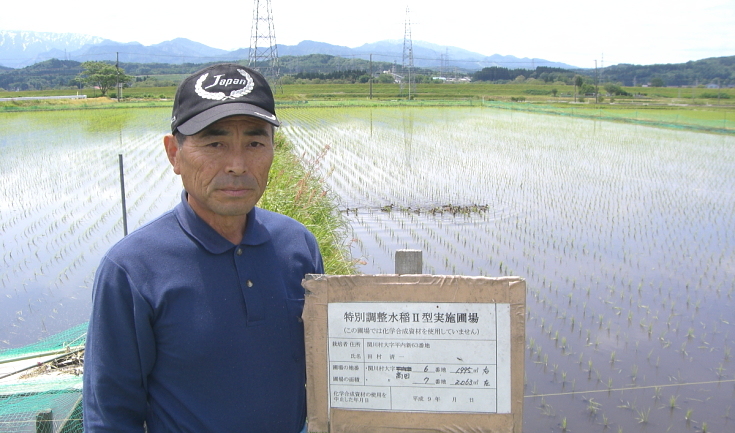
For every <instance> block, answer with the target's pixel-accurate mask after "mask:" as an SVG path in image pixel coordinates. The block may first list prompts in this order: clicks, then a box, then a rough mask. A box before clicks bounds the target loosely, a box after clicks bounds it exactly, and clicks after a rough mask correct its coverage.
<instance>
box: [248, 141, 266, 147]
mask: <svg viewBox="0 0 735 433" xmlns="http://www.w3.org/2000/svg"><path fill="white" fill-rule="evenodd" d="M259 146H265V145H264V144H263V143H261V142H259V141H252V142H250V147H259Z"/></svg>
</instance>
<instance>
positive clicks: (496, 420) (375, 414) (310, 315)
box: [302, 275, 526, 433]
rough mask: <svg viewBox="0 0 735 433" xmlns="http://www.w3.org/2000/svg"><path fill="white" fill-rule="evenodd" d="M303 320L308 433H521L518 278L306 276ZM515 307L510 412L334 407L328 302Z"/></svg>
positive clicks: (522, 285) (521, 284) (521, 285)
mask: <svg viewBox="0 0 735 433" xmlns="http://www.w3.org/2000/svg"><path fill="white" fill-rule="evenodd" d="M303 286H304V288H305V292H306V294H305V303H304V312H303V314H302V318H303V320H304V335H305V342H306V375H307V386H306V388H307V411H308V413H307V419H308V431H309V432H339V433H342V432H345V433H347V432H349V433H396V432H398V431H406V430H410V431H411V432H413V433H429V432H472V433H479V432H509V433H521V432H522V425H523V377H524V357H525V309H526V282H525V280H524V279H522V278H520V277H498V278H491V277H467V276H456V275H446V276H444V275H307V276H306V278H305V279H304V281H303ZM372 302H375V303H490V304H510V345H511V347H510V357H511V361H510V364H511V373H510V374H511V380H510V384H511V402H510V406H511V411H510V413H467V412H461V413H455V412H411V411H386V410H364V409H359V410H355V409H344V408H330V404H329V403H330V402H329V398H330V396H329V391H328V390H329V359H328V335H329V333H328V307H329V304H330V303H372Z"/></svg>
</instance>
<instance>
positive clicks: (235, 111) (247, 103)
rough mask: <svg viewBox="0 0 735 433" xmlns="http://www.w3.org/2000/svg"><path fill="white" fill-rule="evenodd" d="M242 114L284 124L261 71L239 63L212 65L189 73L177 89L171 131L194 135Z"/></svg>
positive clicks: (276, 124) (279, 124)
mask: <svg viewBox="0 0 735 433" xmlns="http://www.w3.org/2000/svg"><path fill="white" fill-rule="evenodd" d="M239 114H242V115H246V116H252V117H255V118H258V119H263V120H265V121H266V122H268V123H270V124H272V125H275V126H281V123H280V122H279V121H278V119H277V118H276V104H275V101H274V100H273V92H272V91H271V88H270V86H269V85H268V81H267V80H266V79H265V78H264V77H263V76H262V75H260V73H259V72H258V71H256V70H254V69H251V68H248V67H246V66H241V65H238V64H236V63H220V64H217V65H212V66H209V67H206V68H204V69H202V70H201V71H199V72H195V73H194V74H193V75H190V76H189V77H187V78H186V79H185V80H184V81H183V82H182V83H181V85H180V86H179V88H178V90H176V98H175V99H174V109H173V113H172V116H171V132H176V130H177V129H178V130H179V132H180V133H182V134H184V135H194V134H196V133H197V132H199V131H201V130H202V129H204V128H206V127H207V126H209V125H211V124H212V123H214V122H216V121H218V120H220V119H223V118H225V117H229V116H236V115H239Z"/></svg>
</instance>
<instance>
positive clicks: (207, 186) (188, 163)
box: [164, 116, 273, 229]
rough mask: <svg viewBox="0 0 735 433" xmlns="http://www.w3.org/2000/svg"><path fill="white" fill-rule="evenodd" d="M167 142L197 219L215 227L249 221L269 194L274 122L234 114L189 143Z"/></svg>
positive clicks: (205, 130) (169, 139)
mask: <svg viewBox="0 0 735 433" xmlns="http://www.w3.org/2000/svg"><path fill="white" fill-rule="evenodd" d="M164 143H165V145H166V152H167V154H168V157H169V161H171V164H172V165H173V168H174V172H175V173H176V174H179V175H181V180H182V182H183V184H184V188H185V189H186V192H188V193H189V198H188V201H189V204H190V205H191V207H192V209H194V211H195V212H196V213H197V215H199V216H200V217H201V218H202V219H204V220H205V221H206V222H207V223H209V225H211V226H212V227H214V228H215V229H217V228H218V227H220V226H222V225H223V224H224V225H225V226H227V225H235V224H239V223H241V222H244V220H245V215H246V214H247V213H248V212H250V210H251V209H252V208H253V207H254V206H255V204H256V203H257V202H258V200H259V199H260V197H261V196H262V195H263V192H264V191H265V187H266V183H267V181H268V171H269V170H270V167H271V163H272V162H273V130H272V127H271V125H270V124H269V123H267V122H265V121H263V120H260V119H256V118H253V117H249V116H233V117H228V118H225V119H222V120H220V121H218V122H215V123H213V124H211V125H209V126H208V127H206V128H205V129H203V130H202V131H200V132H199V133H197V134H196V135H192V136H189V137H187V138H186V140H184V143H176V140H175V138H174V137H173V136H170V135H169V136H167V137H166V139H165V140H164Z"/></svg>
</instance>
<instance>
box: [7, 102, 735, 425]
mask: <svg viewBox="0 0 735 433" xmlns="http://www.w3.org/2000/svg"><path fill="white" fill-rule="evenodd" d="M168 116H169V110H167V109H139V110H132V111H129V110H100V111H76V112H58V113H54V112H49V113H23V114H2V115H0V152H1V154H2V158H0V237H1V240H0V245H1V246H2V248H1V249H0V255H1V256H2V257H1V258H0V350H1V349H3V348H6V347H17V346H20V345H23V344H27V343H30V342H33V341H35V340H37V339H38V338H41V337H43V336H45V335H49V334H53V333H56V332H59V331H62V330H64V329H67V328H69V327H71V326H73V325H76V324H78V323H81V322H84V321H86V320H87V319H88V316H89V308H90V295H91V286H92V280H93V277H94V271H95V268H96V266H97V263H98V262H99V259H100V257H101V256H102V254H104V252H105V251H106V250H107V249H108V248H109V247H110V246H111V245H112V244H113V243H114V242H115V241H117V240H118V239H120V238H121V237H122V221H121V209H120V198H119V197H120V193H119V178H118V165H117V161H118V160H117V155H118V154H119V153H123V154H124V158H125V174H126V193H127V204H128V224H129V227H130V229H133V228H135V227H138V226H140V225H141V224H144V223H145V222H147V221H149V220H150V219H152V218H154V217H155V216H157V215H159V214H160V213H162V212H163V211H165V210H167V209H170V208H171V207H173V206H174V205H175V204H176V203H177V202H178V200H179V193H180V181H179V180H178V179H177V178H176V176H174V174H173V172H172V171H171V169H170V168H169V165H168V162H167V160H166V157H165V155H164V153H163V146H162V142H161V136H162V135H163V134H164V133H165V132H166V129H167V121H168ZM280 117H282V119H283V120H284V121H285V126H284V127H283V128H282V129H283V130H284V132H285V133H286V134H287V135H288V137H289V138H290V139H291V140H292V141H293V142H294V144H295V147H296V149H297V151H298V153H299V154H302V155H304V159H306V160H309V161H311V162H312V164H315V166H316V167H317V169H318V170H320V171H321V173H322V174H323V175H324V176H326V179H327V180H326V182H327V184H328V185H329V187H330V189H331V190H332V191H333V192H334V193H335V195H336V196H337V197H339V200H340V207H341V209H342V211H343V212H344V213H345V217H346V218H347V219H348V220H349V222H350V224H351V226H352V240H351V244H350V247H351V249H352V252H353V255H354V257H355V258H356V259H358V260H360V263H361V265H360V269H361V271H362V272H365V273H392V272H393V253H394V251H395V250H396V249H399V248H418V249H421V250H423V251H424V272H426V273H433V274H464V275H487V276H499V275H519V276H521V277H524V278H526V279H527V285H528V296H527V307H528V308H527V322H526V366H525V367H526V378H525V394H526V398H525V411H524V427H525V429H526V431H531V432H534V431H564V430H565V429H566V431H570V432H587V431H611V432H619V431H625V432H631V431H632V432H639V431H642V432H646V431H648V432H663V431H672V432H674V431H676V432H689V431H691V432H700V431H712V432H725V431H732V430H733V428H735V424H734V423H735V420H733V419H732V418H733V417H735V411H733V410H732V409H731V407H732V406H733V402H735V379H734V378H735V374H734V373H735V364H734V363H733V360H732V356H733V355H732V353H731V348H732V346H733V345H735V344H734V340H735V338H734V336H733V331H734V329H733V325H735V305H733V304H734V303H733V295H734V293H733V291H734V290H735V252H734V251H735V230H734V229H733V227H735V138H733V137H728V136H720V135H709V134H696V133H688V132H681V131H668V130H663V129H655V128H646V127H641V126H635V125H619V124H614V123H605V122H594V121H589V120H579V119H567V118H560V117H554V116H541V115H531V114H522V113H514V112H512V111H507V110H490V109H480V108H442V109H433V108H420V109H411V108H404V109H391V108H379V109H377V108H374V109H370V108H349V109H346V108H338V109H284V110H281V112H280Z"/></svg>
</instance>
